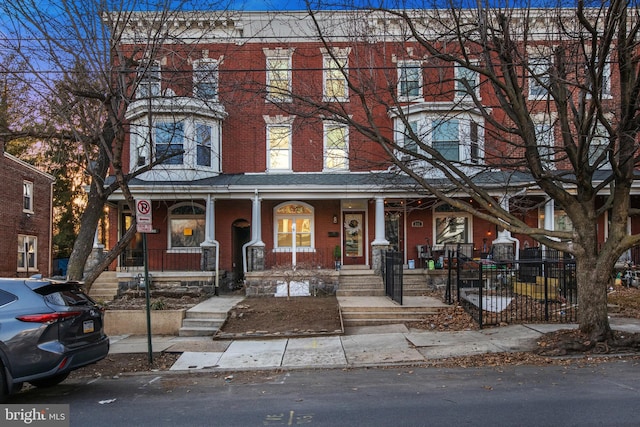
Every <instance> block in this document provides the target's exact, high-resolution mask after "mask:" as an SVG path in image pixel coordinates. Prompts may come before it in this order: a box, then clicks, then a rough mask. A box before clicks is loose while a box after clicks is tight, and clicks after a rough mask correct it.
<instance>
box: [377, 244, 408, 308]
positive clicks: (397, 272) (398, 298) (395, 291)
mask: <svg viewBox="0 0 640 427" xmlns="http://www.w3.org/2000/svg"><path fill="white" fill-rule="evenodd" d="M403 260H404V253H403V252H398V251H384V252H382V280H383V281H384V291H385V294H386V295H387V296H388V297H389V298H391V299H392V300H394V301H395V302H397V303H398V304H400V305H402V275H403Z"/></svg>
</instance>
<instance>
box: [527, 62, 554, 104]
mask: <svg viewBox="0 0 640 427" xmlns="http://www.w3.org/2000/svg"><path fill="white" fill-rule="evenodd" d="M550 69H551V60H550V59H549V58H547V57H534V58H531V59H530V60H529V72H530V73H531V75H530V77H529V99H540V98H544V97H546V96H547V95H548V93H549V90H548V87H549V84H550V83H551V79H550V76H549V71H550Z"/></svg>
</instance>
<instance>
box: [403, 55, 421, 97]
mask: <svg viewBox="0 0 640 427" xmlns="http://www.w3.org/2000/svg"><path fill="white" fill-rule="evenodd" d="M406 68H417V69H418V94H417V95H405V94H403V93H402V82H403V80H402V70H403V69H406ZM397 73H398V85H397V94H398V99H399V100H400V101H415V100H421V99H422V98H423V91H422V88H423V86H424V78H423V75H422V63H421V62H420V61H416V60H406V61H398V63H397Z"/></svg>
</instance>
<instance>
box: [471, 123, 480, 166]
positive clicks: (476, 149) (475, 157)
mask: <svg viewBox="0 0 640 427" xmlns="http://www.w3.org/2000/svg"><path fill="white" fill-rule="evenodd" d="M469 142H470V144H471V163H476V164H477V163H480V162H481V161H482V147H481V146H480V136H479V126H478V123H476V122H474V121H473V120H472V121H471V122H469Z"/></svg>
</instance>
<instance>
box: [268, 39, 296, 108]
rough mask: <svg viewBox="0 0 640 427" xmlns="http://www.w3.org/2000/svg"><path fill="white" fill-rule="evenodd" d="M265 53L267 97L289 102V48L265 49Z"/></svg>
mask: <svg viewBox="0 0 640 427" xmlns="http://www.w3.org/2000/svg"><path fill="white" fill-rule="evenodd" d="M265 54H266V55H267V58H266V61H267V81H266V89H267V99H268V100H269V101H272V102H291V54H292V51H291V50H289V49H276V50H265Z"/></svg>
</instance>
